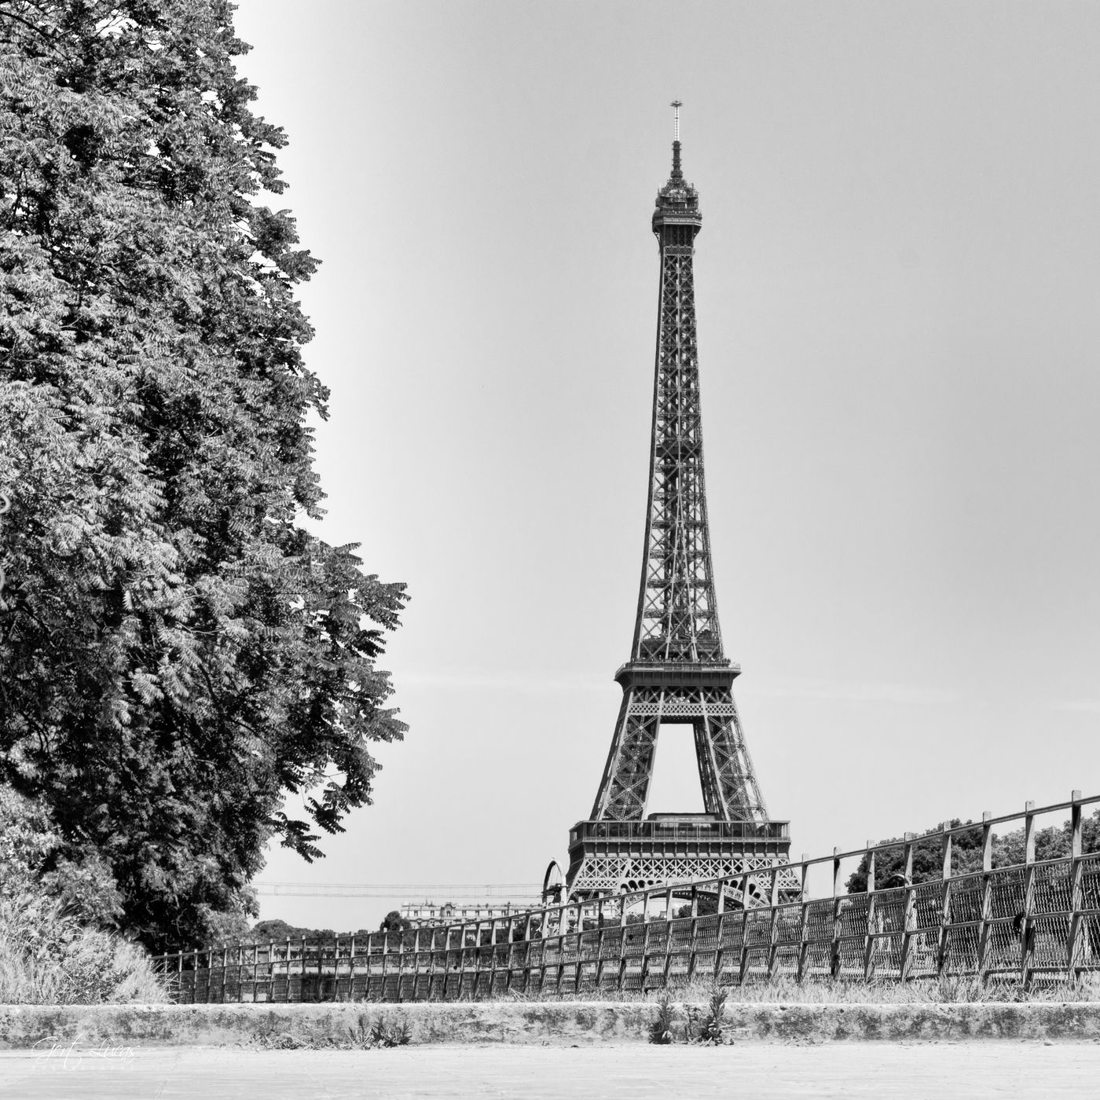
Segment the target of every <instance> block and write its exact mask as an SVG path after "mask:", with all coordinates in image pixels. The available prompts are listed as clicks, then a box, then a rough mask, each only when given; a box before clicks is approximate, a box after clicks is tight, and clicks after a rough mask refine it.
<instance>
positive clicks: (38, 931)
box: [0, 894, 170, 1004]
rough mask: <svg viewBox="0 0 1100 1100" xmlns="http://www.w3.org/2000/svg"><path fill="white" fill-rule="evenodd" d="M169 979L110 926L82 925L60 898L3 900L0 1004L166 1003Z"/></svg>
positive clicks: (0, 908)
mask: <svg viewBox="0 0 1100 1100" xmlns="http://www.w3.org/2000/svg"><path fill="white" fill-rule="evenodd" d="M169 999H170V998H169V995H168V988H167V986H166V984H165V982H164V981H163V980H162V979H161V978H160V977H159V976H158V975H157V974H156V973H155V971H154V970H153V966H152V964H151V962H150V960H149V956H148V955H147V954H146V953H145V952H144V951H143V950H142V949H141V948H140V947H138V946H136V945H135V944H132V943H129V942H127V941H126V940H123V939H121V938H120V937H118V936H115V935H111V934H110V933H108V932H100V931H97V930H94V929H89V928H84V927H82V926H81V925H80V924H78V923H77V922H76V921H75V920H74V919H73V918H72V917H70V916H68V915H66V914H65V913H64V912H63V911H62V909H61V907H60V906H59V904H58V903H57V902H56V901H53V900H50V899H46V898H43V897H41V896H36V895H33V894H26V895H16V896H13V897H8V898H4V899H2V900H0V1004H102V1003H113V1004H122V1003H145V1004H163V1003H166V1002H167V1001H168V1000H169Z"/></svg>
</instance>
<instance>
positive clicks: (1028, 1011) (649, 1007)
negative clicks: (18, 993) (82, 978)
mask: <svg viewBox="0 0 1100 1100" xmlns="http://www.w3.org/2000/svg"><path fill="white" fill-rule="evenodd" d="M692 1007H693V1008H697V1009H698V1011H699V1012H700V1013H701V1012H703V1011H704V1006H703V1005H699V1006H692ZM656 1013H657V1006H656V1005H655V1004H653V1003H652V1002H648V1003H647V1002H628V1003H620V1004H613V1003H606V1002H576V1001H570V1002H533V1003H522V1002H519V1003H517V1002H505V1003H502V1002H474V1003H459V1004H386V1005H379V1004H311V1005H306V1004H300V1005H263V1004H258V1005H251V1004H243V1005H64V1006H43V1005H0V1049H9V1050H11V1049H32V1048H35V1047H42V1046H56V1045H66V1046H76V1047H89V1048H95V1047H103V1046H107V1045H110V1046H129V1047H155V1046H216V1047H225V1046H237V1047H240V1046H246V1047H261V1048H334V1049H338V1048H343V1049H354V1048H358V1047H365V1046H369V1045H370V1042H371V1040H370V1031H371V1028H372V1027H373V1026H374V1025H375V1024H376V1023H378V1022H381V1023H382V1024H383V1026H384V1027H386V1028H393V1027H398V1026H401V1025H404V1026H405V1027H407V1029H408V1033H409V1036H410V1040H411V1042H413V1043H492V1044H497V1043H510V1044H525V1043H526V1044H535V1045H538V1044H542V1045H554V1046H559V1045H572V1044H582V1045H586V1044H594V1043H603V1042H612V1043H632V1042H646V1041H648V1039H649V1029H650V1026H651V1024H652V1023H653V1021H654V1020H655V1018H656ZM726 1019H727V1025H728V1033H729V1035H730V1037H731V1038H732V1039H733V1040H734V1042H745V1041H747V1042H753V1041H764V1042H769V1041H770V1042H806V1043H820V1042H831V1041H840V1040H843V1041H852V1040H855V1041H864V1040H872V1041H873V1040H887V1041H891V1042H904V1041H921V1040H941V1041H944V1040H946V1041H958V1040H964V1039H965V1040H974V1039H1017V1040H1018V1039H1032V1040H1076V1041H1100V1003H1097V1002H1088V1003H1064V1004H1060V1003H1054V1002H1042V1003H1032V1004H1006V1003H984V1004H901V1005H899V1004H789V1005H783V1004H745V1003H737V1004H733V1005H730V1006H728V1008H727V1015H726ZM684 1023H685V1014H684V1008H683V1006H679V1007H678V1010H677V1015H676V1025H675V1027H674V1035H675V1036H676V1038H677V1039H680V1038H682V1036H683V1028H684Z"/></svg>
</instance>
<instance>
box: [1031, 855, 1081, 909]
mask: <svg viewBox="0 0 1100 1100" xmlns="http://www.w3.org/2000/svg"><path fill="white" fill-rule="evenodd" d="M1072 886H1073V868H1072V866H1071V865H1070V864H1069V863H1065V862H1058V863H1037V864H1036V865H1035V867H1034V871H1033V876H1032V898H1031V912H1032V913H1068V912H1069V911H1070V910H1071V909H1072V908H1073V898H1072Z"/></svg>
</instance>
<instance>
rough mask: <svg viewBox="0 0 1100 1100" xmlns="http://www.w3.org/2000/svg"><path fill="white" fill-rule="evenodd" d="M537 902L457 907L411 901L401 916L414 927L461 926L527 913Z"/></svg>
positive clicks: (402, 908)
mask: <svg viewBox="0 0 1100 1100" xmlns="http://www.w3.org/2000/svg"><path fill="white" fill-rule="evenodd" d="M535 904H536V902H535V901H534V900H532V901H530V902H527V903H526V904H524V903H522V902H515V901H505V902H496V901H486V902H479V903H474V904H472V905H456V904H455V903H454V902H453V901H447V902H443V903H442V904H437V903H436V902H434V901H421V902H414V901H409V902H406V903H405V904H404V905H402V906H401V916H402V917H404V918H405V920H407V921H408V922H409V923H410V924H413V925H426V924H459V923H460V922H462V921H477V920H495V919H497V918H498V917H512V916H515V915H516V914H517V913H525V912H527V910H529V909H530V908H531V907H532V906H533V905H535Z"/></svg>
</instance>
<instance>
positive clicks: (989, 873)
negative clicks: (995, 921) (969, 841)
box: [978, 810, 993, 985]
mask: <svg viewBox="0 0 1100 1100" xmlns="http://www.w3.org/2000/svg"><path fill="white" fill-rule="evenodd" d="M992 816H993V815H992V814H991V813H990V812H989V810H983V811H982V912H981V917H980V920H979V923H978V978H979V980H980V981H981V983H982V984H983V985H984V984H985V980H986V977H987V975H988V972H989V937H990V919H991V918H992V916H993V826H992V825H990V823H989V819H990V818H991V817H992Z"/></svg>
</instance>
